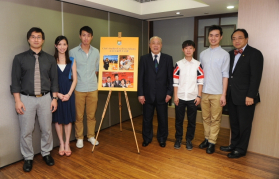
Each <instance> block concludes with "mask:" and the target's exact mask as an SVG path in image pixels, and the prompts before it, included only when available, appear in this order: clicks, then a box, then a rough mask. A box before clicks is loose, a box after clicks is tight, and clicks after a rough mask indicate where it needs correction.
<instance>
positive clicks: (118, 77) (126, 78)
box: [102, 72, 134, 88]
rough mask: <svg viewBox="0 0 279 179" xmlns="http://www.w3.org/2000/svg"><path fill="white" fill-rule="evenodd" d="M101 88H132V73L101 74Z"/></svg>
mask: <svg viewBox="0 0 279 179" xmlns="http://www.w3.org/2000/svg"><path fill="white" fill-rule="evenodd" d="M102 85H103V87H112V88H133V86H134V73H133V72H103V74H102Z"/></svg>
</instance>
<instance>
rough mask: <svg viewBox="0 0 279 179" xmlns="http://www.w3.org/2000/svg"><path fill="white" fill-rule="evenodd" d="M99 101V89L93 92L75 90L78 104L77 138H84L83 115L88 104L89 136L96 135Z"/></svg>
mask: <svg viewBox="0 0 279 179" xmlns="http://www.w3.org/2000/svg"><path fill="white" fill-rule="evenodd" d="M97 102H98V90H96V91H91V92H79V91H76V90H75V104H76V122H75V136H76V139H83V137H84V135H83V116H84V109H85V106H86V116H87V138H88V139H89V138H91V137H95V126H96V119H95V113H96V109H97Z"/></svg>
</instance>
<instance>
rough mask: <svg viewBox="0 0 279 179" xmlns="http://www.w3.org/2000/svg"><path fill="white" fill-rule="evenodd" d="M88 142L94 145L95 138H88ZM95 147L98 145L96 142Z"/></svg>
mask: <svg viewBox="0 0 279 179" xmlns="http://www.w3.org/2000/svg"><path fill="white" fill-rule="evenodd" d="M88 141H89V142H91V144H92V145H94V144H95V141H96V139H95V137H90V138H89V139H88ZM96 145H99V142H98V141H96Z"/></svg>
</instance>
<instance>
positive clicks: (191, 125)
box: [175, 99, 197, 141]
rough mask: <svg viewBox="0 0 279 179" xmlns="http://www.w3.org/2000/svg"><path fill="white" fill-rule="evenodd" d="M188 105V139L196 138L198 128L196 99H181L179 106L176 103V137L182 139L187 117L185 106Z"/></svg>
mask: <svg viewBox="0 0 279 179" xmlns="http://www.w3.org/2000/svg"><path fill="white" fill-rule="evenodd" d="M186 107H187V118H188V126H187V133H186V140H190V141H192V140H193V139H194V135H195V130H196V117H197V106H196V105H195V103H194V100H191V101H184V100H181V99H179V103H178V106H176V105H175V129H176V132H175V138H176V139H180V140H182V135H183V121H184V117H185V108H186Z"/></svg>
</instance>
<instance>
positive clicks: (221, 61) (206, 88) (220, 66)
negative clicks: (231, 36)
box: [200, 46, 230, 94]
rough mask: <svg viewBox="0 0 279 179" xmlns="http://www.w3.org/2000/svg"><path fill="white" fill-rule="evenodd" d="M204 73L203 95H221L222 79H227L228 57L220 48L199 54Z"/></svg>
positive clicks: (209, 49)
mask: <svg viewBox="0 0 279 179" xmlns="http://www.w3.org/2000/svg"><path fill="white" fill-rule="evenodd" d="M200 62H201V64H202V67H203V71H204V81H203V89H202V92H203V93H207V94H223V78H229V67H230V55H229V53H228V52H227V51H225V50H224V49H222V48H221V46H219V47H216V48H213V49H212V48H210V47H209V48H208V49H206V50H204V51H202V52H201V54H200Z"/></svg>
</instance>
